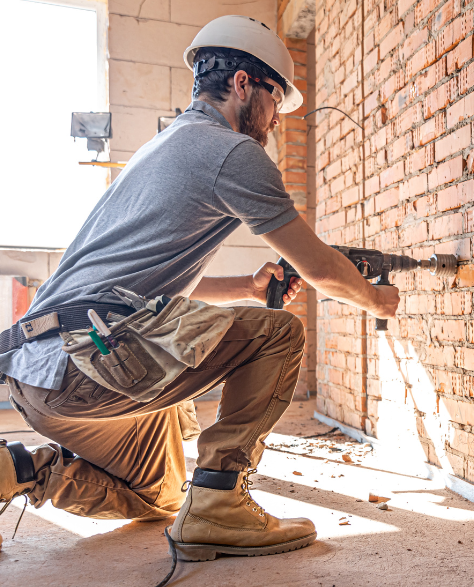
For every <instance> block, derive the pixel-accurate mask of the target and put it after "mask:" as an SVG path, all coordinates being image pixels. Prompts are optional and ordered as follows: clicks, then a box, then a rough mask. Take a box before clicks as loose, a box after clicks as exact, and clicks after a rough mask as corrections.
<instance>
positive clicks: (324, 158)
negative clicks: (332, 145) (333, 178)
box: [316, 151, 329, 171]
mask: <svg viewBox="0 0 474 587" xmlns="http://www.w3.org/2000/svg"><path fill="white" fill-rule="evenodd" d="M328 165H329V151H324V153H323V154H322V155H320V156H319V157H318V158H317V160H316V166H317V169H318V171H321V169H324V168H325V167H327V166H328Z"/></svg>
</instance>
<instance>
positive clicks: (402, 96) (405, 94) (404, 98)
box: [390, 86, 410, 118]
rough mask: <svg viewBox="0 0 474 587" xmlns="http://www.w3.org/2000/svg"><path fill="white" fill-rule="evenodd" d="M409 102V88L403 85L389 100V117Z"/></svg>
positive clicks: (393, 115)
mask: <svg viewBox="0 0 474 587" xmlns="http://www.w3.org/2000/svg"><path fill="white" fill-rule="evenodd" d="M409 103H410V88H409V86H406V87H404V88H403V89H402V90H400V91H399V92H398V94H396V95H395V97H394V98H393V100H391V102H390V118H394V117H395V116H397V114H398V113H399V112H400V111H401V110H403V108H405V106H407V105H408V104H409Z"/></svg>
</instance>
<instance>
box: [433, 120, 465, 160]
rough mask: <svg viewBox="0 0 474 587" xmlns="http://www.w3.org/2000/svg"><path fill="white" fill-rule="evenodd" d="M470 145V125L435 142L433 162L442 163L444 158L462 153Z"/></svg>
mask: <svg viewBox="0 0 474 587" xmlns="http://www.w3.org/2000/svg"><path fill="white" fill-rule="evenodd" d="M470 144H471V125H470V124H469V125H466V126H463V127H461V128H459V129H457V130H455V131H454V132H452V133H451V134H450V135H448V136H447V137H444V138H443V139H440V140H439V141H436V143H435V160H436V161H443V159H446V157H449V156H450V155H454V153H457V152H458V151H462V149H465V148H466V147H468V146H469V145H470Z"/></svg>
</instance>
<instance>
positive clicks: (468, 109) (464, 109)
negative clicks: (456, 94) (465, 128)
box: [447, 79, 474, 128]
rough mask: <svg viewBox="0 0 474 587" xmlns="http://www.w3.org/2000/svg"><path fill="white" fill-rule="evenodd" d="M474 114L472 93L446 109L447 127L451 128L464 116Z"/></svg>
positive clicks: (467, 116)
mask: <svg viewBox="0 0 474 587" xmlns="http://www.w3.org/2000/svg"><path fill="white" fill-rule="evenodd" d="M473 85H474V79H473ZM473 114H474V93H473V94H469V95H468V96H466V97H465V98H462V100H458V101H457V102H456V103H455V104H454V105H453V106H451V107H450V108H448V109H447V127H448V128H452V127H453V126H455V125H456V124H458V123H459V122H462V121H463V120H465V119H466V118H470V117H471V116H472V115H473Z"/></svg>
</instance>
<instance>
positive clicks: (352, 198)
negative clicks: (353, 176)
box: [342, 186, 360, 208]
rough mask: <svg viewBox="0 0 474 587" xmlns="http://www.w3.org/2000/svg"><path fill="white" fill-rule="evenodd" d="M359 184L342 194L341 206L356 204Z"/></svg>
mask: <svg viewBox="0 0 474 587" xmlns="http://www.w3.org/2000/svg"><path fill="white" fill-rule="evenodd" d="M359 199H360V198H359V186H355V187H353V188H351V189H348V190H346V191H345V192H344V193H343V194H342V205H343V207H344V208H345V207H347V206H352V205H354V204H357V202H358V201H359Z"/></svg>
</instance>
